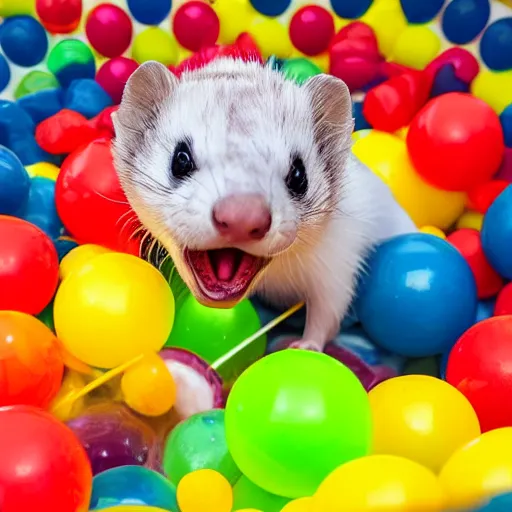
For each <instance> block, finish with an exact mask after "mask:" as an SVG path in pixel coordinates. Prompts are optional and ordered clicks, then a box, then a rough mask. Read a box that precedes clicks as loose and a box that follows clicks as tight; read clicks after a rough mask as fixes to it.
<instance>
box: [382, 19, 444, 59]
mask: <svg viewBox="0 0 512 512" xmlns="http://www.w3.org/2000/svg"><path fill="white" fill-rule="evenodd" d="M440 49H441V39H439V36H438V35H437V34H436V33H435V32H433V31H432V29H430V28H429V27H428V25H408V26H407V28H406V29H405V30H403V31H402V33H401V34H399V36H398V38H397V39H396V41H395V44H394V46H393V51H392V57H391V58H392V60H393V61H395V62H398V63H399V64H403V65H404V66H409V67H411V68H414V69H424V68H425V66H426V65H427V64H428V63H429V62H430V61H431V60H432V59H434V58H435V57H436V56H437V54H438V53H439V50H440Z"/></svg>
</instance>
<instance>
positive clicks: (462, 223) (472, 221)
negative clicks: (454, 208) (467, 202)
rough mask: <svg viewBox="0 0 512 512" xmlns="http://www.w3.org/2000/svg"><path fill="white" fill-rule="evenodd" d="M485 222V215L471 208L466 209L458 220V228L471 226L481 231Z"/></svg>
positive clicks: (470, 227)
mask: <svg viewBox="0 0 512 512" xmlns="http://www.w3.org/2000/svg"><path fill="white" fill-rule="evenodd" d="M483 223H484V215H483V214H482V213H480V212H474V211H471V210H467V211H465V212H464V213H463V214H462V215H461V216H460V217H459V219H458V220H457V226H456V227H457V229H463V228H469V229H476V230H477V231H480V230H481V229H482V224H483Z"/></svg>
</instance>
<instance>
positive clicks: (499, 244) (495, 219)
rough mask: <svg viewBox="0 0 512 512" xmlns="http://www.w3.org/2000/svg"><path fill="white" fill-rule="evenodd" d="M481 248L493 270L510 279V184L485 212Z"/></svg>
mask: <svg viewBox="0 0 512 512" xmlns="http://www.w3.org/2000/svg"><path fill="white" fill-rule="evenodd" d="M482 248H483V250H484V253H485V255H486V256H487V259H488V260H489V263H490V264H491V265H492V267H493V268H494V270H496V272H498V274H500V275H501V276H502V277H504V278H506V279H512V185H511V186H509V187H507V188H506V189H505V190H504V191H503V192H502V193H501V194H500V195H499V196H498V197H497V198H496V199H495V200H494V202H493V203H492V205H491V206H490V207H489V209H488V210H487V213H486V214H485V217H484V223H483V226H482Z"/></svg>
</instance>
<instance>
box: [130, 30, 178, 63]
mask: <svg viewBox="0 0 512 512" xmlns="http://www.w3.org/2000/svg"><path fill="white" fill-rule="evenodd" d="M132 57H133V58H134V59H135V60H136V61H137V62H138V63H139V64H142V63H143V62H146V61H148V60H156V61H158V62H161V63H162V64H165V65H166V66H170V65H171V64H172V65H174V64H176V62H177V61H178V43H177V42H176V40H175V39H174V37H173V36H172V35H171V34H170V33H169V32H165V31H164V30H162V29H161V28H159V27H148V28H146V29H144V30H143V31H142V32H140V33H139V34H137V36H136V37H135V39H134V41H133V45H132Z"/></svg>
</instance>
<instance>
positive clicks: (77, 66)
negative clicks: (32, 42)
mask: <svg viewBox="0 0 512 512" xmlns="http://www.w3.org/2000/svg"><path fill="white" fill-rule="evenodd" d="M47 66H48V69H49V70H50V71H51V72H52V73H53V74H54V75H55V76H56V77H57V79H58V80H59V83H60V84H61V85H62V87H67V86H69V85H70V84H71V82H72V81H73V80H77V79H80V78H94V76H95V74H96V62H95V60H94V56H93V54H92V51H91V49H90V48H89V47H88V46H87V45H86V44H85V43H84V42H82V41H80V40H79V39H63V40H62V41H60V42H58V43H57V44H56V45H55V46H54V47H53V48H52V49H51V51H50V53H49V55H48V61H47Z"/></svg>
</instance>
